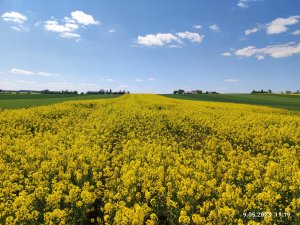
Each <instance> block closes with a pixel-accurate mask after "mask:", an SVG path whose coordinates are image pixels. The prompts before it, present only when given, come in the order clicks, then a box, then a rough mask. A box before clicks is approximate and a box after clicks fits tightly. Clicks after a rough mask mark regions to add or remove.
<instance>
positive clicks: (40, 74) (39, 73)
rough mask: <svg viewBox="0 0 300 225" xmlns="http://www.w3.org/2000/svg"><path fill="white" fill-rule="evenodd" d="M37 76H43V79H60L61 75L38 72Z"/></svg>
mask: <svg viewBox="0 0 300 225" xmlns="http://www.w3.org/2000/svg"><path fill="white" fill-rule="evenodd" d="M35 74H36V75H38V76H43V77H59V74H55V73H47V72H38V73H35Z"/></svg>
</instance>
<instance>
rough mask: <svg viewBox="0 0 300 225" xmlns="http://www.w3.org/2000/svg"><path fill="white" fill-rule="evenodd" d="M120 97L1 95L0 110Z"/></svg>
mask: <svg viewBox="0 0 300 225" xmlns="http://www.w3.org/2000/svg"><path fill="white" fill-rule="evenodd" d="M119 96H120V95H75V94H0V109H1V108H2V109H6V108H24V107H32V106H39V105H49V104H53V103H58V102H64V101H71V100H91V99H101V98H115V97H119Z"/></svg>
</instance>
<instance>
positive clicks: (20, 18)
mask: <svg viewBox="0 0 300 225" xmlns="http://www.w3.org/2000/svg"><path fill="white" fill-rule="evenodd" d="M1 17H2V19H3V20H4V21H6V22H14V23H18V24H22V23H24V21H26V20H27V17H26V16H24V15H23V14H21V13H18V12H13V11H11V12H6V13H4V14H3V15H2V16H1Z"/></svg>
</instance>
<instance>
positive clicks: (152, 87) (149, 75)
mask: <svg viewBox="0 0 300 225" xmlns="http://www.w3.org/2000/svg"><path fill="white" fill-rule="evenodd" d="M101 88H104V89H109V88H112V89H113V90H119V89H122V90H123V89H125V90H129V91H131V92H137V93H169V92H172V90H175V89H178V88H183V89H185V90H193V89H202V90H208V91H209V90H216V91H219V92H222V93H233V92H235V93H238V92H249V91H251V90H253V89H269V88H270V89H272V90H274V91H276V92H280V91H282V90H297V89H300V1H297V0H226V1H220V0H201V1H199V0H185V1H183V0H164V1H158V0H152V1H146V0H130V1H116V0H109V1H108V0H106V1H104V0H103V1H95V0H77V1H70V0H52V1H38V0H26V1H25V0H1V1H0V89H34V90H42V89H51V90H64V89H68V90H78V91H87V90H99V89H101Z"/></svg>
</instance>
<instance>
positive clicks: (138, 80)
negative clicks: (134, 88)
mask: <svg viewBox="0 0 300 225" xmlns="http://www.w3.org/2000/svg"><path fill="white" fill-rule="evenodd" d="M134 81H135V82H143V80H141V79H135V80H134Z"/></svg>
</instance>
